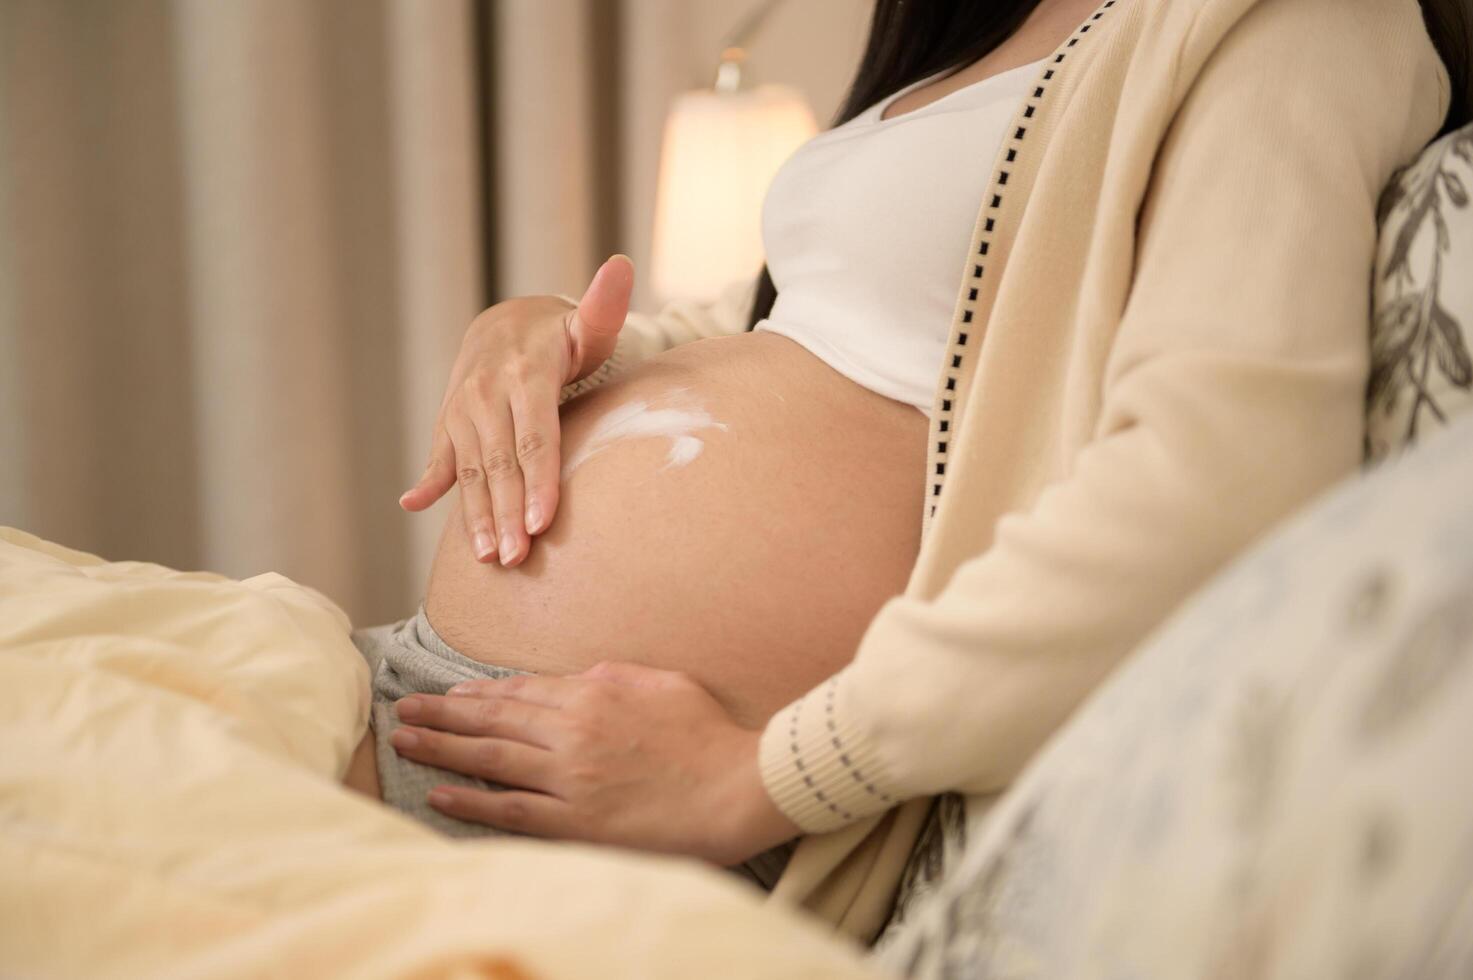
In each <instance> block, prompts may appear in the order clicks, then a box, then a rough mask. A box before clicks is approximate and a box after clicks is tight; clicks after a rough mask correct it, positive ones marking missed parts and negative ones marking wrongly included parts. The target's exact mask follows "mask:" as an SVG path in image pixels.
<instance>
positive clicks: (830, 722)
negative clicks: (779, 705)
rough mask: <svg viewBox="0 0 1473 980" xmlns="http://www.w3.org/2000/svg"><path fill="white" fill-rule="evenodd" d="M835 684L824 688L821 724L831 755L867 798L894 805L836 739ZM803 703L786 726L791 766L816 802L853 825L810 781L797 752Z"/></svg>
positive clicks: (831, 680) (833, 681) (795, 707)
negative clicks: (867, 794) (868, 796)
mask: <svg viewBox="0 0 1473 980" xmlns="http://www.w3.org/2000/svg"><path fill="white" fill-rule="evenodd" d="M838 683H839V679H838V678H837V677H830V678H829V680H828V684H827V690H826V691H825V694H824V706H823V708H824V724H825V726H826V727H827V728H828V730H829V742H830V743H831V744H832V745H833V747H834V751H835V752H837V753H838V754H839V762H840V763H841V764H842V765H843V766H844V768H845V769H846V770H847V771H848V772H849V775H850V776H851V777H852V778H853V779H854V781H855V782H856V783H859V784H860V785H861V786H863V787H864V789H865V791H866V792H867V793H869V795H871V796H875V797H878V798H879V799H881V800H883V801H884V802H885V803H892V804H893V803H894V802H895V799H894V798H893V797H891V796H890V794H888V793H884V792H881V791H880V790H878V789H876V788H875V784H874V783H872V782H870V781H869V780H868V779H867V778H866V777H865V775H864V773H862V772H861V771H860V770H859V767H858V766H856V765H855V764H854V761H853V760H852V759H850V758H849V752H848V750H847V749H845V748H844V742H843V740H842V739H840V738H839V727H838V725H837V724H836V723H835V722H834V691H835V690H837V688H838ZM806 701H807V698H804V699H803V700H801V701H799V702H798V703H797V704H795V705H793V713H792V716H791V718H790V720H789V723H788V738H789V746H788V747H789V751H791V752H792V754H793V766H794V767H795V768H796V769H797V770H798V771H799V772H801V773H802V774H803V785H805V786H807V787H808V788H809V789H810V790H812V792H813V796H814V798H815V799H817V800H818V802H820V803H822V804H824V805H825V806H827V807H828V808H829V809H830V810H832V811H833V812H834V813H835V814H837V815H838V816H839V818H840V819H842V820H844V821H847V822H852V821H853V820H854V819H855V817H854V814H852V813H850V812H849V811H848V810H846V809H844V808H843V807H841V806H839V805H838V804H836V803H835V802H834V801H833V800H831V799H829V798H828V795H827V794H826V793H824V791H823V790H821V789H819V788H818V786H817V784H815V783H814V781H813V775H812V773H810V772H809V771H808V766H807V765H805V764H804V762H803V755H802V751H801V750H800V749H799V748H798V712H800V711H802V710H803V705H804V703H805V702H806Z"/></svg>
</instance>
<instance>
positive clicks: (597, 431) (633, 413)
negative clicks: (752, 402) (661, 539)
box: [562, 388, 726, 480]
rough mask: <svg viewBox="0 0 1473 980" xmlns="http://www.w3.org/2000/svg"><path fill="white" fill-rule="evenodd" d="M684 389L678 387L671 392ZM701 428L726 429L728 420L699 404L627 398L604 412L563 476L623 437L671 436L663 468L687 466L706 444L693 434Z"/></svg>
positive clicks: (566, 466)
mask: <svg viewBox="0 0 1473 980" xmlns="http://www.w3.org/2000/svg"><path fill="white" fill-rule="evenodd" d="M685 390H686V389H684V388H677V389H675V391H673V392H671V394H672V395H673V394H678V393H680V392H682V391H685ZM702 429H721V430H723V431H724V430H725V429H726V424H725V423H723V422H717V421H716V420H715V419H713V418H712V417H711V414H710V413H709V412H707V411H706V410H705V409H703V408H700V407H698V406H685V407H667V408H652V407H651V406H650V403H649V402H647V401H643V400H641V399H636V400H635V401H631V402H625V403H624V404H623V405H619V406H617V407H615V408H612V409H610V410H609V411H608V412H606V413H604V416H603V417H602V418H600V419H599V420H598V422H597V423H596V424H595V425H594V427H593V429H592V431H590V432H589V433H588V435H587V436H586V437H585V438H584V439H583V441H582V442H581V443H580V444H579V445H578V446H577V447H576V448H575V449H574V450H573V452H572V454H571V455H569V456H568V457H567V461H566V462H565V463H563V474H562V478H563V479H564V480H566V479H567V478H568V477H569V475H571V474H572V472H573V471H574V470H576V469H577V468H578V467H579V466H582V465H583V464H584V463H585V462H587V461H588V460H589V459H592V458H593V457H594V456H597V455H598V454H599V453H601V452H603V451H604V450H605V449H607V448H609V447H610V446H612V445H613V444H614V443H616V442H620V441H622V440H624V439H669V440H670V451H669V452H668V453H667V454H666V456H665V465H664V466H663V467H662V469H667V470H668V469H670V468H671V467H672V466H685V465H687V464H689V463H690V462H691V461H692V460H694V459H695V458H696V457H697V456H699V455H701V450H702V449H704V448H705V443H704V442H703V441H702V439H701V437H700V436H697V435H692V433H694V432H699V431H700V430H702Z"/></svg>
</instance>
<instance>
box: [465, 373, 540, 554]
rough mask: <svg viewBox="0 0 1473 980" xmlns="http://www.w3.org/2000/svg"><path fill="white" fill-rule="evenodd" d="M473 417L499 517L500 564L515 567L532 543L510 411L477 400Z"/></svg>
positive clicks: (494, 509)
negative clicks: (525, 518) (524, 517)
mask: <svg viewBox="0 0 1473 980" xmlns="http://www.w3.org/2000/svg"><path fill="white" fill-rule="evenodd" d="M470 415H471V420H472V421H473V422H474V423H475V426H476V431H477V432H478V433H479V434H480V438H481V469H482V470H484V471H485V474H486V483H487V485H488V486H489V487H490V490H491V513H492V514H494V515H495V517H496V550H497V553H498V555H499V558H500V561H501V564H503V565H507V566H511V565H516V564H518V563H520V562H521V560H522V559H523V558H525V557H526V556H527V550H528V547H529V545H530V543H531V542H530V541H528V539H527V531H526V528H524V527H523V526H522V506H523V499H524V498H523V489H522V468H521V466H519V465H518V464H517V457H516V448H515V439H516V430H515V429H513V428H512V421H511V409H510V408H508V407H507V405H506V403H505V402H504V401H502V400H501V399H500V398H496V399H494V400H490V399H486V398H478V399H477V400H476V401H475V402H474V403H473V404H472V405H471V406H470Z"/></svg>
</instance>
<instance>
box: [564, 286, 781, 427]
mask: <svg viewBox="0 0 1473 980" xmlns="http://www.w3.org/2000/svg"><path fill="white" fill-rule="evenodd" d="M757 280H758V277H757V276H751V277H748V278H745V279H737V280H734V281H732V282H731V283H728V284H727V285H726V286H725V287H723V288H722V290H721V292H720V293H719V294H718V295H717V296H716V298H715V299H713V300H710V301H708V302H701V301H697V300H683V299H678V300H671V301H670V302H669V303H666V304H665V306H664V307H662V308H661V309H660V311H659V312H657V313H652V314H651V313H635V312H632V311H631V312H630V313H629V315H628V316H626V317H625V319H624V326H623V327H622V328H621V329H620V330H619V339H618V341H617V342H616V343H615V344H614V350H613V352H612V353H611V354H610V355H609V357H608V360H606V361H604V362H603V363H602V364H600V365H599V366H598V367H597V368H595V369H594V370H593V371H592V372H590V373H589V374H588V375H587V376H585V377H583V378H580V379H578V380H577V381H574V382H572V383H571V384H566V385H564V386H563V389H562V392H561V394H560V395H559V397H558V404H559V405H561V404H562V403H563V402H565V401H567V400H568V399H569V398H575V397H577V396H578V395H581V394H583V393H584V392H586V391H590V390H592V389H594V388H597V387H598V386H599V385H601V384H603V383H604V382H605V381H608V380H609V379H610V378H612V377H614V376H615V375H617V374H620V373H621V372H623V371H626V370H628V369H629V368H630V367H633V366H634V365H635V364H638V363H639V362H640V361H643V360H644V359H645V358H648V357H651V356H653V355H655V354H658V353H659V352H660V351H663V350H669V349H670V348H671V347H674V346H676V345H677V344H684V343H687V342H688V341H692V340H701V339H703V338H706V337H721V336H726V335H729V334H736V333H741V332H742V331H743V330H744V329H746V326H747V317H748V316H749V314H750V313H751V310H752V302H753V300H754V299H755V298H756V293H757ZM554 295H556V296H557V298H558V299H561V300H564V301H566V302H568V303H572V304H573V305H574V306H577V305H578V297H576V296H568V295H566V294H563V293H556V294H554Z"/></svg>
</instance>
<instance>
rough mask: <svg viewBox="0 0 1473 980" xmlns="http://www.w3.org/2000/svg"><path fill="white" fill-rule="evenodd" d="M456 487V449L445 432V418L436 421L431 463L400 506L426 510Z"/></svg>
mask: <svg viewBox="0 0 1473 980" xmlns="http://www.w3.org/2000/svg"><path fill="white" fill-rule="evenodd" d="M453 486H455V447H454V446H452V445H451V444H450V433H449V432H447V431H445V423H444V416H443V415H442V416H441V417H440V418H439V419H436V420H435V431H434V434H433V435H432V436H431V437H430V461H429V464H428V465H426V466H425V471H424V474H423V475H422V476H420V478H419V482H418V483H416V484H415V485H414V486H412V487H410V488H409V489H408V490H406V491H404V494H403V495H402V496H401V497H400V498H399V506H400V507H403V508H404V509H405V510H424V509H425V508H426V507H428V506H429V505H430V504H433V503H434V502H435V501H437V500H439V499H440V498H441V497H443V496H444V495H445V491H447V490H449V489H450V488H451V487H453Z"/></svg>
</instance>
